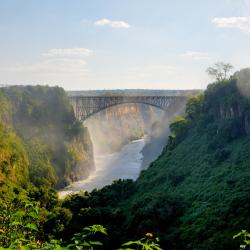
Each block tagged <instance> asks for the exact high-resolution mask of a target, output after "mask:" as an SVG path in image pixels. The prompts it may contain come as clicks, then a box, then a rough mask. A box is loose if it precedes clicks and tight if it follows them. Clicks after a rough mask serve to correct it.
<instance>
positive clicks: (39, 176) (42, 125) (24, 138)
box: [0, 86, 94, 187]
mask: <svg viewBox="0 0 250 250" xmlns="http://www.w3.org/2000/svg"><path fill="white" fill-rule="evenodd" d="M0 94H1V95H0V104H1V106H2V108H1V112H0V118H1V124H2V129H5V130H6V129H8V128H9V130H10V131H11V132H10V135H12V137H10V139H8V137H5V140H7V141H9V140H14V141H16V143H18V144H19V145H20V148H21V149H22V152H23V154H24V155H25V158H27V159H28V160H27V162H25V163H24V164H23V166H22V168H23V172H24V173H28V175H29V179H30V180H31V181H32V182H33V183H34V184H35V185H37V186H40V185H44V184H45V185H48V186H55V187H59V186H64V185H65V184H66V183H69V182H70V181H72V180H76V179H78V178H84V177H87V175H88V174H89V172H90V171H91V170H92V169H93V168H94V163H93V153H92V144H91V141H90V138H89V134H88V131H87V129H86V128H84V127H83V126H82V125H81V124H80V123H79V122H77V121H76V119H75V117H74V113H73V110H72V107H71V105H70V103H69V100H68V98H67V95H66V94H65V92H64V91H63V89H61V88H58V87H54V88H50V87H42V86H26V87H22V86H15V87H8V88H3V89H1V92H0ZM14 137H16V139H13V138H14ZM6 145H7V144H6ZM6 147H7V146H6ZM13 147H14V146H13ZM3 151H4V148H2V150H1V152H3ZM11 151H12V150H11Z"/></svg>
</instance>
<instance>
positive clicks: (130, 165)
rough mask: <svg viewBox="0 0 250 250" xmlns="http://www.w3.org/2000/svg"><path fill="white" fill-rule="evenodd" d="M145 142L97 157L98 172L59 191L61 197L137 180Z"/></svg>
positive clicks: (133, 143)
mask: <svg viewBox="0 0 250 250" xmlns="http://www.w3.org/2000/svg"><path fill="white" fill-rule="evenodd" d="M145 140H146V138H143V139H140V140H135V141H132V142H130V143H128V144H127V145H125V146H124V147H122V149H121V151H119V152H116V153H113V154H103V155H97V156H96V157H95V165H96V171H94V172H93V173H92V174H90V176H89V177H88V178H87V179H85V180H82V181H77V182H73V183H72V184H70V185H69V186H67V187H65V188H64V189H63V190H61V191H59V192H58V194H59V197H60V198H63V197H65V196H66V195H68V194H74V193H78V192H80V191H88V192H90V191H92V190H93V189H101V188H102V187H104V186H106V185H110V184H112V182H113V181H114V180H118V179H133V180H136V179H137V178H138V176H139V174H140V171H141V164H142V160H143V155H142V153H141V151H142V149H143V147H144V146H145Z"/></svg>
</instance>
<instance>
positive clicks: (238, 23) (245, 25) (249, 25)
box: [212, 16, 250, 33]
mask: <svg viewBox="0 0 250 250" xmlns="http://www.w3.org/2000/svg"><path fill="white" fill-rule="evenodd" d="M212 23H214V24H215V25H216V26H217V27H219V28H237V29H240V30H242V31H244V32H247V33H250V18H249V17H244V16H241V17H215V18H213V19H212Z"/></svg>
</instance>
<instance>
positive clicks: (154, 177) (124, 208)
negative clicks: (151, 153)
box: [63, 77, 250, 250]
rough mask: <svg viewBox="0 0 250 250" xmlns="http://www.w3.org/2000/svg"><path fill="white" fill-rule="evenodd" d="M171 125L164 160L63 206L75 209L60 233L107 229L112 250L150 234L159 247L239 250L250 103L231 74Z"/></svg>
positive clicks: (247, 211) (248, 168)
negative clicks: (136, 175)
mask: <svg viewBox="0 0 250 250" xmlns="http://www.w3.org/2000/svg"><path fill="white" fill-rule="evenodd" d="M186 113H187V115H186V117H184V118H179V119H177V120H176V121H175V122H174V123H173V124H172V125H171V131H172V134H171V136H170V138H169V141H168V145H167V146H166V148H165V150H164V152H163V153H162V155H161V156H160V157H159V158H158V159H157V160H156V161H155V162H153V163H152V164H151V166H150V167H149V169H148V170H145V171H143V172H142V173H141V175H140V177H139V179H138V180H137V181H136V182H135V183H133V182H130V181H117V182H115V183H114V184H113V185H111V186H107V187H105V188H103V189H102V190H100V191H94V192H92V193H91V194H90V196H84V195H83V196H72V197H71V198H69V199H68V200H66V201H65V202H64V204H63V206H64V207H66V208H69V209H70V210H71V211H72V212H73V219H72V220H71V223H70V225H69V227H68V230H66V231H65V235H70V234H71V233H72V232H75V231H78V230H80V226H79V225H81V227H82V226H83V225H89V224H93V223H99V224H103V225H105V226H106V227H107V228H108V230H109V232H110V234H111V242H112V243H110V245H108V246H107V248H106V249H113V248H114V246H116V244H117V246H118V245H119V243H120V242H124V241H125V240H128V239H138V238H140V237H142V236H143V235H144V234H145V233H146V232H154V233H155V234H156V235H158V236H159V237H160V239H161V245H162V246H163V249H175V250H176V249H197V250H198V249H199V250H201V249H206V250H208V249H209V250H210V249H211V250H214V249H227V250H230V249H235V250H236V249H238V248H239V242H237V241H235V240H233V239H232V237H233V235H234V234H236V233H237V232H238V231H240V230H241V229H249V227H250V150H249V148H250V134H249V132H250V131H249V122H250V102H249V100H248V99H247V98H245V97H244V96H242V94H241V93H240V91H239V89H238V87H237V79H236V77H232V78H231V79H230V80H226V81H223V82H217V83H214V84H211V85H209V86H208V88H207V90H206V91H205V93H204V94H203V95H200V96H197V97H194V98H191V99H190V100H189V102H188V104H187V106H186Z"/></svg>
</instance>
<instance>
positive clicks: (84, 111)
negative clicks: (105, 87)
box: [70, 96, 187, 122]
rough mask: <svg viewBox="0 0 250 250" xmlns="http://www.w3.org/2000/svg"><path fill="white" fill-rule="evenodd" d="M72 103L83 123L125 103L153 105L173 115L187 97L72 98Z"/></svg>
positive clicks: (76, 114) (77, 116)
mask: <svg viewBox="0 0 250 250" xmlns="http://www.w3.org/2000/svg"><path fill="white" fill-rule="evenodd" d="M70 101H71V104H72V106H73V109H74V112H75V116H76V118H77V119H78V120H79V121H82V122H83V121H85V120H86V119H87V118H88V117H90V116H91V115H93V114H95V113H97V112H99V111H101V110H104V109H106V108H109V107H111V106H115V105H119V104H125V103H142V104H147V105H151V106H154V107H157V108H160V109H162V110H164V111H165V112H167V113H169V114H170V115H171V114H172V113H173V112H174V110H176V109H177V108H178V107H180V108H181V107H183V106H184V105H185V103H186V101H187V96H71V97H70Z"/></svg>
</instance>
